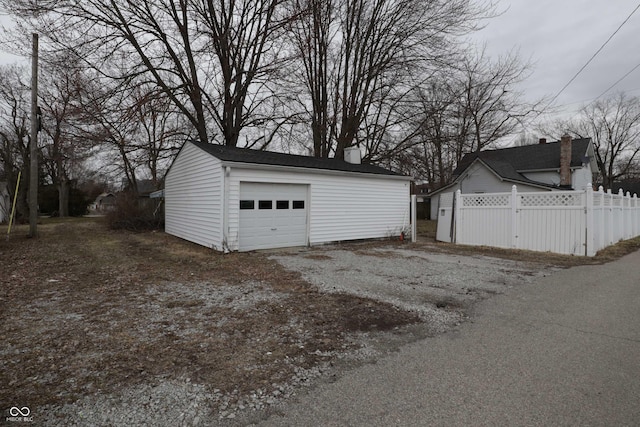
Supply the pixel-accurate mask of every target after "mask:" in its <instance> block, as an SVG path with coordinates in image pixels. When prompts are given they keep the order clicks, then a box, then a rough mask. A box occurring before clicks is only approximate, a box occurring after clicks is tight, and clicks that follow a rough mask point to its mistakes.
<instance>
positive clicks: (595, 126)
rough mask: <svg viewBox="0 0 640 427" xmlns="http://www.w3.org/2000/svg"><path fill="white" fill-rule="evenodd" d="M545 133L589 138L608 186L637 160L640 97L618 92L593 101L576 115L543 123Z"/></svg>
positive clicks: (638, 156) (631, 168)
mask: <svg viewBox="0 0 640 427" xmlns="http://www.w3.org/2000/svg"><path fill="white" fill-rule="evenodd" d="M546 133H547V134H548V135H549V136H551V137H552V138H557V139H560V137H561V136H562V135H563V134H565V133H569V134H570V135H572V136H574V137H576V138H591V139H592V141H593V144H594V146H595V155H596V163H597V165H598V172H599V173H600V176H601V178H602V182H603V185H604V187H605V188H611V187H612V186H613V183H614V182H615V181H616V180H618V179H619V178H622V177H625V176H626V175H627V174H629V173H630V172H633V171H634V170H636V169H637V168H638V163H640V154H639V153H640V98H638V97H630V96H628V95H626V94H625V93H623V92H620V93H617V94H615V95H612V96H610V97H609V98H605V99H601V100H596V101H595V102H592V103H591V104H588V105H586V106H585V107H584V108H582V110H581V111H580V113H579V116H578V117H577V118H575V119H570V120H567V121H558V122H555V123H552V124H550V125H546Z"/></svg>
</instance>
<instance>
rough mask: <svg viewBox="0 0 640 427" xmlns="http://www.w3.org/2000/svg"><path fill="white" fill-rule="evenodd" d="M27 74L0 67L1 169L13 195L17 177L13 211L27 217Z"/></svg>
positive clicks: (13, 67)
mask: <svg viewBox="0 0 640 427" xmlns="http://www.w3.org/2000/svg"><path fill="white" fill-rule="evenodd" d="M25 79H28V74H27V71H26V70H25V69H23V68H20V67H18V66H15V65H13V66H0V163H1V165H0V166H1V167H0V169H2V170H3V172H4V174H5V177H6V179H7V181H8V185H9V191H10V192H11V193H12V194H15V191H16V188H17V184H18V175H19V173H20V172H22V182H21V184H20V189H19V191H18V197H17V203H16V212H17V214H18V216H19V217H21V218H28V217H29V205H28V203H27V188H28V187H29V173H28V172H29V164H30V156H29V141H30V135H29V130H30V126H31V124H30V120H29V115H30V103H29V102H30V101H29V97H30V95H29V86H28V84H27V83H26V82H25Z"/></svg>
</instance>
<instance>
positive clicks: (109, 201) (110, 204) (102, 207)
mask: <svg viewBox="0 0 640 427" xmlns="http://www.w3.org/2000/svg"><path fill="white" fill-rule="evenodd" d="M115 203H116V196H115V195H114V194H113V193H102V194H100V195H99V196H98V197H96V201H95V202H94V203H93V206H92V207H95V211H96V212H98V213H104V212H108V211H110V210H113V209H114V207H115Z"/></svg>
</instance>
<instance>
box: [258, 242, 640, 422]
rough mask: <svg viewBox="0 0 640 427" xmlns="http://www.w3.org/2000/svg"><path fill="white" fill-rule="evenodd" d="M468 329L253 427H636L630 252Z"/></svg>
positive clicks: (638, 367) (320, 390)
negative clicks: (435, 426) (258, 426)
mask: <svg viewBox="0 0 640 427" xmlns="http://www.w3.org/2000/svg"><path fill="white" fill-rule="evenodd" d="M473 318H474V321H473V322H470V323H466V324H463V325H462V326H461V327H460V328H459V329H458V330H456V331H453V332H449V333H446V334H444V335H440V336H438V337H436V338H429V339H426V340H422V341H419V342H416V343H414V344H411V345H408V346H405V347H403V348H402V349H401V350H400V351H399V352H398V353H395V354H392V355H391V356H389V357H387V358H385V359H383V360H380V361H379V362H378V363H377V364H374V365H367V366H363V367H361V368H358V369H355V370H353V371H350V372H348V373H347V374H346V375H344V376H343V377H341V378H340V379H338V380H337V381H336V382H334V383H331V384H322V385H320V386H318V387H317V388H315V389H313V390H312V391H311V392H310V393H309V394H307V395H304V396H301V397H300V398H298V400H297V401H294V402H291V404H289V405H288V406H287V407H285V408H284V409H283V411H282V414H281V415H273V416H271V417H270V418H269V419H268V420H266V421H265V422H264V423H263V424H261V425H265V426H316V425H318V426H320V425H321V426H346V425H350V426H430V425H442V426H484V425H486V426H500V425H507V426H521V425H522V426H524V425H526V426H529V425H553V426H558V425H572V426H574V425H581V426H584V425H593V426H597V425H602V426H639V425H640V251H638V252H635V253H633V254H631V255H628V256H626V257H624V258H622V259H620V260H618V261H616V262H613V263H610V264H606V265H599V266H585V267H576V268H571V269H567V270H562V271H558V272H555V273H554V274H552V275H551V276H548V277H545V278H541V279H539V280H537V281H536V283H535V284H533V285H529V286H524V287H517V288H514V289H513V290H511V291H509V293H507V294H505V295H501V296H498V297H495V298H492V299H490V300H487V301H484V302H482V303H481V304H479V306H478V308H477V311H476V315H475V316H474V317H473Z"/></svg>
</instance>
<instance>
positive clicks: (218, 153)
mask: <svg viewBox="0 0 640 427" xmlns="http://www.w3.org/2000/svg"><path fill="white" fill-rule="evenodd" d="M189 142H190V143H191V144H193V145H195V146H196V147H198V148H200V149H202V150H203V151H205V152H207V153H209V154H211V155H212V156H214V157H216V158H218V159H220V160H222V161H226V162H235V163H250V164H257V165H275V166H288V167H295V168H305V169H323V170H331V171H340V172H356V173H365V174H376V175H389V176H402V175H400V174H398V173H396V172H393V171H390V170H387V169H384V168H381V167H379V166H374V165H369V164H359V165H355V164H352V163H348V162H345V161H343V160H338V159H324V158H317V157H309V156H299V155H295V154H285V153H276V152H273V151H260V150H252V149H249V148H237V147H228V146H226V145H218V144H209V143H205V142H199V141H189Z"/></svg>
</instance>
